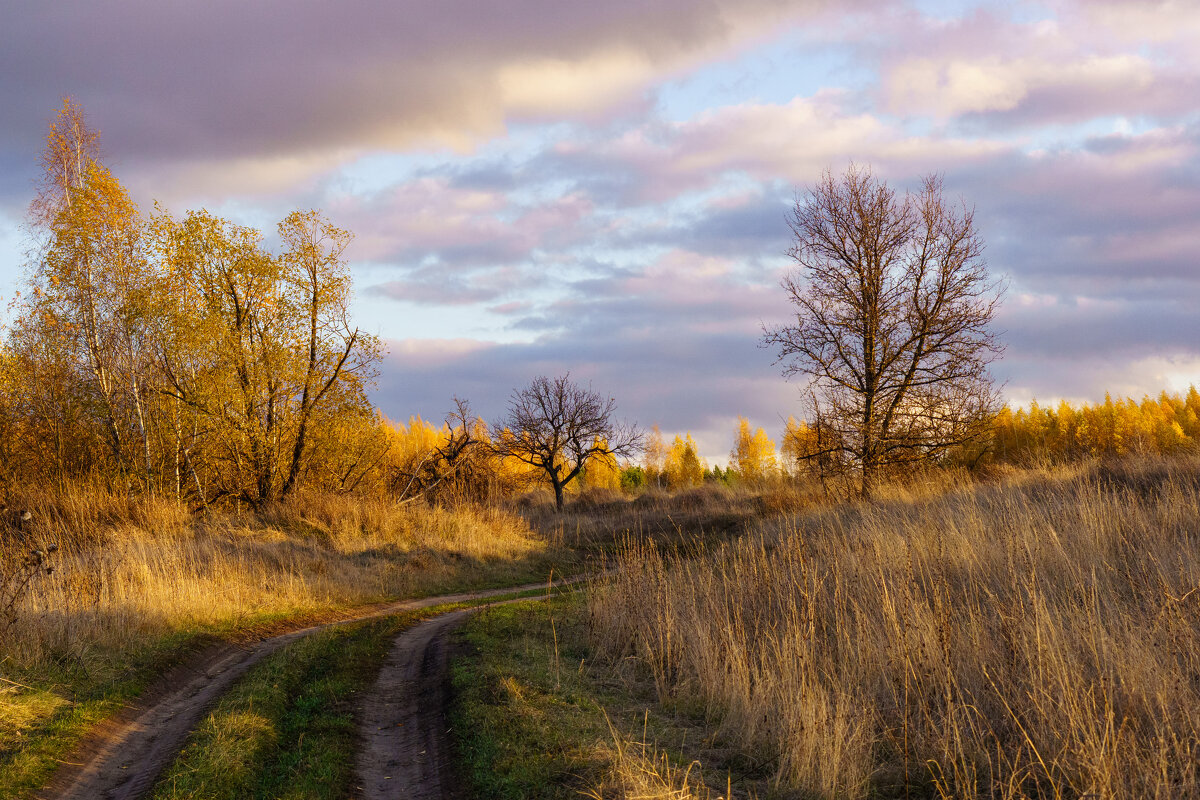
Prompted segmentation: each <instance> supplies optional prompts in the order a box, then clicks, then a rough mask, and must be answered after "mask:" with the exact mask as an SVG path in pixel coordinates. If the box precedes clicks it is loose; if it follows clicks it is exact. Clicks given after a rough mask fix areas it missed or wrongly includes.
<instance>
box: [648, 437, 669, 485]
mask: <svg viewBox="0 0 1200 800" xmlns="http://www.w3.org/2000/svg"><path fill="white" fill-rule="evenodd" d="M642 444H643V446H642V466H643V467H645V470H646V483H647V484H648V485H650V486H658V487H661V486H662V485H663V484H664V483H665V482H666V476H665V469H666V464H667V446H666V444H664V443H663V438H662V431H660V430H659V429H658V426H657V425H654V426H652V427H651V428H650V433H648V434H647V435H646V437H645V441H644V442H643V443H642Z"/></svg>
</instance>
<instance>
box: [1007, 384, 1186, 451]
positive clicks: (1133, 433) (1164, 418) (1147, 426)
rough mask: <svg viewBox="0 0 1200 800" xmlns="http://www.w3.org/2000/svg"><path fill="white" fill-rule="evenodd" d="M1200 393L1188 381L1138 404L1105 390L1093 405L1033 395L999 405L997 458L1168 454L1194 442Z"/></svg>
mask: <svg viewBox="0 0 1200 800" xmlns="http://www.w3.org/2000/svg"><path fill="white" fill-rule="evenodd" d="M1198 411H1200V393H1198V392H1197V391H1196V388H1195V387H1194V386H1193V387H1191V388H1189V390H1188V392H1187V395H1186V396H1183V397H1181V396H1180V395H1178V394H1175V395H1170V394H1167V393H1166V392H1162V393H1161V394H1160V395H1159V396H1158V398H1157V399H1155V398H1151V397H1149V396H1147V397H1144V398H1142V401H1141V402H1140V403H1138V402H1137V401H1135V400H1133V399H1132V398H1124V399H1118V400H1113V399H1112V396H1111V395H1109V394H1105V396H1104V402H1103V403H1101V404H1098V405H1095V406H1091V405H1088V404H1087V403H1084V404H1083V405H1081V406H1079V407H1078V408H1076V407H1074V406H1072V405H1071V404H1070V403H1068V402H1066V401H1065V400H1064V401H1062V402H1060V403H1059V404H1058V406H1057V407H1056V408H1055V409H1053V410H1051V409H1048V408H1042V407H1040V406H1039V405H1038V403H1037V401H1036V400H1034V401H1033V402H1031V403H1030V404H1029V408H1028V409H1024V408H1017V409H1016V410H1013V409H1012V408H1007V407H1006V408H1004V409H1002V410H1001V411H1000V413H999V414H997V415H996V418H995V420H994V421H993V423H992V433H993V444H994V448H995V454H996V457H997V458H999V459H1000V460H1002V461H1022V460H1027V459H1029V458H1034V457H1044V456H1048V457H1052V458H1072V457H1078V456H1084V455H1089V456H1120V455H1126V454H1133V453H1136V454H1162V455H1167V454H1171V453H1176V452H1179V451H1181V450H1185V449H1189V448H1192V447H1195V446H1196V444H1197V441H1200V425H1198V424H1197V412H1198Z"/></svg>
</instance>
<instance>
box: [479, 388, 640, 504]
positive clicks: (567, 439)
mask: <svg viewBox="0 0 1200 800" xmlns="http://www.w3.org/2000/svg"><path fill="white" fill-rule="evenodd" d="M616 410H617V404H616V400H614V399H613V398H611V397H610V398H605V397H603V396H602V395H600V394H599V393H597V392H594V391H592V390H591V389H589V388H584V387H582V386H579V385H577V384H575V383H574V382H572V381H571V379H570V375H569V374H568V375H563V376H561V377H558V378H553V379H551V378H546V377H544V376H542V377H538V378H535V379H534V381H533V382H532V383H531V384H529V386H527V387H525V388H524V389H519V390H517V391H514V392H513V395H512V398H511V399H510V401H509V408H508V416H506V417H505V418H504V419H503V420H502V421H501V422H499V423H497V424H496V425H494V426H493V436H492V438H493V440H494V441H493V445H492V446H493V447H494V448H495V450H496V452H497V453H498V454H499V455H500V456H501V457H511V458H515V459H517V460H519V461H521V462H523V463H525V464H528V465H529V466H531V467H533V468H534V469H535V470H536V471H538V472H539V473H540V474H541V475H542V476H544V477H545V478H546V480H547V481H548V482H549V483H550V485H551V487H553V489H554V502H555V506H556V507H557V509H558V510H559V511H562V509H563V502H564V500H563V490H564V489H565V488H566V487H567V485H568V484H570V483H571V481H573V480H575V478H577V477H578V476H579V473H580V472H581V471H582V470H583V469H584V467H585V466H586V465H587V464H588V462H590V461H594V460H599V459H606V458H611V457H616V456H629V455H632V454H633V453H634V452H636V451H637V450H638V448H639V446H640V445H641V440H642V435H641V433H640V432H639V431H638V430H637V428H636V427H635V426H633V425H629V424H626V423H621V422H618V421H617V420H616V419H615V418H614V415H615V414H616Z"/></svg>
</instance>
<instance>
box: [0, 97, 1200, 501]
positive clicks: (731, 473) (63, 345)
mask: <svg viewBox="0 0 1200 800" xmlns="http://www.w3.org/2000/svg"><path fill="white" fill-rule="evenodd" d="M99 152H100V147H99V137H98V135H97V133H96V132H95V131H94V130H92V129H91V128H90V127H89V125H88V122H87V120H86V118H85V116H84V114H83V111H82V109H81V108H80V107H79V106H78V105H76V104H74V103H73V102H71V101H70V100H66V101H64V104H63V106H62V108H61V110H60V112H59V114H58V117H57V119H56V120H55V122H54V123H53V124H52V125H51V126H50V131H49V134H48V136H47V142H46V147H45V151H44V153H43V156H42V179H41V182H40V184H39V186H38V192H37V196H36V198H35V200H34V202H33V203H32V205H31V209H30V223H31V226H30V227H31V230H32V232H33V234H34V237H33V238H34V251H33V253H32V258H31V259H30V263H31V267H30V270H29V275H28V291H27V292H26V293H25V295H24V296H22V297H19V298H18V299H17V300H16V301H14V303H13V304H12V306H11V309H10V322H9V324H8V327H7V330H6V332H5V336H4V339H3V344H2V346H0V482H3V485H4V486H5V487H13V486H17V485H43V486H59V487H65V486H67V485H69V484H71V483H75V482H80V481H84V482H98V483H100V484H103V485H105V486H107V487H110V488H119V489H121V490H123V491H129V492H144V493H149V494H156V495H162V496H170V497H174V498H177V499H178V500H179V501H181V502H188V503H190V504H192V505H193V506H195V507H196V508H203V507H207V506H209V505H212V504H219V503H228V502H230V501H234V502H245V503H248V504H249V505H251V506H252V507H255V508H259V507H262V506H264V505H266V504H270V503H275V502H281V501H285V500H288V499H289V498H291V497H293V496H294V495H295V494H296V493H297V492H298V491H300V490H301V489H305V488H307V489H312V490H316V491H331V492H358V493H374V494H377V495H381V496H386V497H389V498H391V499H393V500H395V501H398V502H408V501H411V500H413V499H416V498H424V499H426V500H430V501H433V502H442V501H451V500H458V499H469V500H472V501H489V500H494V499H498V498H501V497H509V496H512V495H513V494H515V493H517V492H520V491H523V490H525V489H526V488H528V487H529V486H531V485H534V484H542V485H545V486H547V487H549V488H550V489H551V490H552V491H553V493H554V496H555V502H556V505H557V506H558V507H559V508H560V509H561V508H562V506H563V503H564V496H565V493H566V492H567V491H568V490H569V489H571V490H573V489H578V488H581V487H592V488H605V489H614V490H617V489H624V490H629V491H636V490H639V489H641V488H643V487H660V488H674V489H679V488H686V487H691V486H699V485H702V484H704V483H706V482H719V483H724V484H735V483H743V484H751V485H754V484H760V483H762V482H765V481H772V480H778V479H784V478H791V479H796V480H803V479H814V478H816V479H825V478H827V477H830V476H851V475H854V476H857V480H858V481H859V487H860V491H861V493H862V494H863V495H865V496H869V495H870V492H871V488H872V485H873V483H874V482H875V481H876V480H877V479H878V477H879V476H880V475H884V474H887V473H889V472H895V471H898V470H900V471H902V470H905V469H908V468H910V467H912V466H914V465H917V464H922V463H929V464H967V465H968V466H975V465H978V464H980V463H986V462H989V461H1000V462H1011V463H1020V462H1026V461H1030V460H1035V459H1038V458H1043V457H1051V458H1070V457H1078V456H1084V455H1119V454H1124V453H1128V452H1156V453H1170V452H1176V451H1179V450H1183V449H1189V448H1194V447H1196V444H1197V442H1200V429H1198V428H1200V423H1198V422H1197V415H1198V414H1200V396H1198V395H1197V393H1196V390H1195V389H1194V388H1193V389H1191V390H1190V391H1189V392H1188V393H1187V395H1186V397H1181V396H1178V395H1167V394H1165V393H1164V394H1163V395H1161V396H1160V397H1159V398H1158V399H1157V400H1151V399H1146V400H1143V401H1142V402H1141V403H1136V402H1134V401H1132V400H1119V401H1116V402H1113V401H1112V400H1111V399H1107V398H1106V401H1105V403H1104V404H1103V405H1098V406H1095V407H1091V406H1087V405H1084V406H1081V407H1079V408H1078V409H1077V408H1074V407H1072V406H1070V405H1068V404H1066V403H1063V404H1060V405H1059V406H1058V407H1057V408H1056V409H1044V408H1041V407H1039V406H1038V405H1037V404H1036V403H1034V404H1032V405H1031V406H1030V408H1029V409H1016V410H1013V409H1010V408H1008V407H1001V406H1000V405H999V402H998V399H997V398H998V394H997V391H996V389H995V388H994V385H993V383H992V381H991V379H990V377H989V376H988V374H987V369H986V367H987V364H988V363H989V362H990V361H991V360H993V359H994V358H996V357H997V356H998V355H999V353H1000V351H1001V347H1000V345H999V343H998V341H997V339H996V337H995V335H994V334H993V333H992V332H991V330H990V323H991V321H992V318H993V315H994V313H995V310H996V308H997V304H998V303H999V299H1000V295H1001V294H1002V290H1003V287H1002V286H1001V284H1000V283H999V282H997V281H994V280H992V279H991V278H990V277H989V276H988V274H987V271H986V265H985V264H984V262H983V259H982V255H981V254H982V250H983V244H982V240H981V239H980V237H979V236H978V235H977V233H976V231H975V229H974V223H973V214H972V212H971V211H970V210H969V209H967V208H966V207H965V206H961V205H960V206H953V205H951V204H949V203H947V202H946V201H944V199H943V197H942V184H941V179H940V178H939V177H937V176H930V177H928V178H926V179H925V181H924V183H923V184H922V186H921V188H920V190H919V191H917V192H916V193H913V194H908V195H904V196H900V195H898V194H897V193H896V192H895V191H894V190H892V189H890V188H889V187H888V186H887V184H886V183H885V182H883V181H880V180H878V179H877V178H875V177H874V176H873V175H872V174H871V173H870V171H869V170H863V169H859V168H856V167H853V166H852V167H851V168H850V170H848V171H847V172H846V174H845V175H843V176H840V177H835V176H833V175H831V174H829V173H826V175H825V177H824V178H823V179H822V181H821V182H820V183H818V184H817V185H816V186H815V187H814V188H812V189H811V190H809V191H808V193H807V194H806V195H804V196H799V197H798V198H797V200H796V204H795V207H794V209H793V213H792V217H791V219H790V223H791V228H792V232H793V242H794V244H793V247H792V249H791V251H790V254H791V256H792V258H793V259H794V261H795V263H796V266H797V270H796V271H795V272H794V273H792V274H791V275H789V276H788V277H787V278H786V279H785V280H784V283H783V288H784V289H785V291H786V292H787V294H788V296H789V298H790V299H791V301H792V303H793V305H794V306H795V309H796V314H795V320H794V322H793V323H792V324H788V325H782V326H778V327H775V328H770V329H766V330H764V338H763V342H764V344H765V345H767V346H771V347H774V348H775V349H776V350H777V352H778V355H779V360H780V362H781V363H782V364H783V365H784V374H785V376H789V377H791V376H801V377H803V378H805V380H806V384H805V387H804V391H803V397H805V398H806V399H807V404H806V410H807V414H806V417H807V419H804V420H799V421H798V420H796V419H795V418H794V417H789V418H788V420H787V423H786V425H785V428H784V430H783V432H782V436H781V437H780V446H779V448H778V450H777V449H776V445H775V442H774V441H772V440H771V439H770V438H769V437H768V435H767V434H766V433H765V432H764V430H763V429H762V428H757V429H752V428H751V426H750V423H749V421H748V420H747V419H745V418H741V417H739V418H738V422H737V424H736V427H735V431H734V438H733V444H732V448H731V450H730V453H729V460H728V463H727V466H725V467H721V466H720V465H712V466H709V465H708V464H707V463H706V461H705V460H704V459H703V458H702V457H701V456H700V454H699V451H698V448H697V445H696V443H695V441H694V440H693V439H692V436H691V434H690V432H689V433H684V434H682V435H678V436H675V437H674V439H673V440H672V441H671V442H670V443H669V444H668V443H667V442H666V440H665V439H664V438H663V435H662V433H661V432H660V431H659V429H658V428H657V427H654V428H652V429H651V430H650V431H649V432H646V433H644V434H643V432H642V431H640V430H639V429H638V428H637V427H636V426H633V425H630V424H627V423H624V422H622V421H620V420H619V419H618V418H617V414H616V401H615V399H613V398H611V397H606V396H604V395H602V394H600V393H599V392H596V391H594V390H593V389H592V388H591V387H590V386H582V385H579V384H578V383H576V382H574V381H572V380H571V379H570V376H569V374H568V375H563V376H559V377H553V378H550V377H544V376H543V377H538V378H535V379H534V380H533V381H532V382H531V383H530V384H529V385H528V386H526V387H524V388H521V389H518V390H516V391H514V392H513V394H512V396H511V398H510V402H509V407H508V412H507V414H506V416H504V417H503V418H502V419H500V420H498V421H496V422H494V423H491V424H488V423H487V422H485V421H484V420H483V419H482V418H480V417H478V416H477V415H475V414H474V413H473V412H472V411H471V409H470V406H469V404H468V403H466V402H465V401H459V400H456V401H455V407H454V409H453V410H452V411H451V412H450V414H448V415H447V417H446V419H445V421H444V422H443V423H442V424H441V425H440V426H434V425H432V424H430V423H427V422H425V421H423V420H421V419H420V418H413V419H410V420H409V422H408V424H407V425H406V424H401V423H393V422H391V421H389V420H387V419H385V418H384V417H383V416H382V415H380V414H379V413H378V412H377V411H376V410H375V409H374V408H373V407H372V405H371V403H370V402H369V400H368V397H367V388H368V387H369V385H370V383H371V381H372V380H373V378H374V377H375V375H376V371H377V368H378V364H379V362H380V359H381V357H382V349H381V343H380V342H379V341H378V339H377V338H376V337H374V336H372V335H370V334H367V333H365V332H363V331H362V330H360V329H359V328H357V327H356V326H354V324H353V323H352V322H351V320H350V316H349V303H350V295H351V278H350V271H349V268H348V265H347V263H346V261H345V252H346V248H347V247H348V245H349V243H350V241H351V238H352V236H351V234H350V233H349V232H348V231H346V230H342V229H340V228H338V227H336V226H334V225H333V224H332V223H330V222H329V221H328V220H326V219H325V218H324V217H323V216H322V215H321V213H320V212H317V211H296V212H293V213H291V214H289V215H287V216H286V217H285V218H284V219H283V220H282V221H281V222H280V223H279V224H278V225H277V226H276V230H275V232H274V233H275V236H274V240H275V242H276V244H274V245H273V246H268V244H267V237H266V236H264V234H263V233H262V232H261V231H258V230H255V229H253V228H249V227H245V226H241V225H237V224H235V223H233V222H231V221H229V220H226V219H222V218H220V217H218V216H216V215H213V214H211V213H209V212H208V211H205V210H198V211H189V212H187V213H185V214H184V215H183V216H182V217H177V216H174V215H172V214H171V213H170V212H168V211H167V210H165V209H163V208H161V207H159V206H158V205H155V207H154V209H153V211H152V212H151V213H150V214H148V215H147V214H143V213H142V211H141V210H140V209H138V208H137V206H136V205H135V204H134V203H133V201H132V200H131V198H130V196H129V194H128V192H127V191H126V190H125V188H124V187H123V186H122V185H121V183H120V182H119V181H118V180H117V179H116V177H114V176H113V174H112V173H111V172H110V171H109V170H108V169H107V168H106V167H105V166H104V165H103V163H102V162H101V159H100V157H99Z"/></svg>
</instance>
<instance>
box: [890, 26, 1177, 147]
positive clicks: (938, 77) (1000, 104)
mask: <svg viewBox="0 0 1200 800" xmlns="http://www.w3.org/2000/svg"><path fill="white" fill-rule="evenodd" d="M1167 5H1168V6H1169V5H1171V4H1167ZM1182 5H1184V4H1177V5H1176V6H1175V7H1174V8H1173V9H1171V13H1170V14H1168V16H1174V17H1175V18H1176V20H1177V21H1178V22H1179V25H1178V27H1176V28H1175V29H1174V30H1173V31H1170V30H1168V29H1167V28H1165V27H1164V26H1162V25H1161V18H1162V16H1163V15H1164V12H1165V11H1166V10H1167V9H1166V7H1165V6H1163V4H1156V3H1136V4H1135V3H1091V2H1088V3H1082V2H1079V3H1066V2H1062V3H1057V4H1056V7H1057V11H1058V14H1057V16H1056V17H1054V18H1049V19H1038V20H1035V21H1014V20H1012V19H1010V18H1008V17H1007V16H1005V15H1004V14H1003V13H1002V12H1001V11H1000V10H995V11H993V10H980V11H978V12H976V13H974V14H968V15H964V16H962V17H960V18H957V19H953V20H949V21H947V20H933V19H930V18H928V17H922V16H920V15H915V14H908V15H904V16H901V17H899V18H895V19H894V20H893V22H894V24H896V25H897V27H898V28H899V30H897V31H896V35H895V36H893V37H892V38H891V39H890V40H889V41H888V42H887V43H885V44H884V45H883V48H884V52H883V53H882V55H881V56H879V61H880V78H881V80H880V85H879V92H880V94H881V98H882V103H883V106H884V107H885V108H886V109H887V110H888V111H890V112H891V113H893V114H896V115H899V116H902V117H909V118H911V117H918V116H922V115H928V116H931V117H933V118H935V119H937V120H940V121H942V122H950V121H957V122H960V123H964V124H968V125H970V126H971V129H973V130H1004V129H1006V128H1012V127H1014V126H1019V127H1028V126H1033V125H1045V124H1071V123H1081V122H1085V121H1087V120H1090V119H1093V118H1096V117H1103V116H1111V115H1118V116H1125V117H1135V116H1139V115H1149V116H1156V117H1160V118H1162V117H1171V116H1175V115H1179V114H1186V113H1189V112H1190V111H1191V110H1192V109H1193V107H1194V101H1193V98H1194V97H1195V96H1196V93H1197V91H1198V90H1200V78H1198V77H1197V72H1196V69H1197V67H1198V66H1200V60H1198V59H1197V54H1196V52H1195V48H1194V47H1192V46H1191V44H1190V43H1191V42H1194V40H1195V37H1194V36H1190V37H1189V34H1188V31H1189V30H1194V29H1196V27H1197V24H1196V21H1195V17H1196V15H1195V12H1194V9H1193V10H1192V11H1191V12H1190V17H1191V19H1185V18H1186V17H1188V16H1189V15H1188V14H1185V13H1181V12H1182V9H1181V8H1180V6H1182ZM1122 25H1124V26H1125V27H1122ZM1133 30H1146V31H1151V30H1152V31H1154V32H1155V34H1156V36H1157V37H1158V38H1157V43H1156V46H1153V47H1151V46H1148V45H1147V43H1146V41H1145V39H1144V38H1142V37H1139V36H1137V35H1131V34H1130V31H1133ZM870 46H872V47H877V46H879V43H878V42H872V43H871V44H870Z"/></svg>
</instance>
